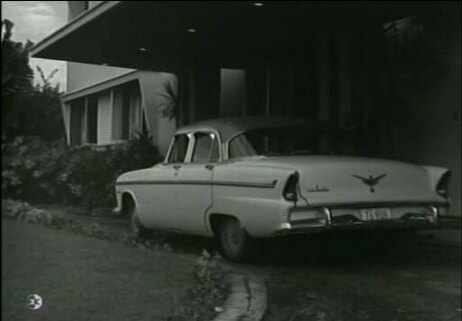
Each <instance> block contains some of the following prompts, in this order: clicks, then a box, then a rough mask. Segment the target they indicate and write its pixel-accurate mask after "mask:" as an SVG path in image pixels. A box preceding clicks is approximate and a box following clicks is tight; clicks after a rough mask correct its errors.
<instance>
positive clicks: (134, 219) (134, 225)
mask: <svg viewBox="0 0 462 321" xmlns="http://www.w3.org/2000/svg"><path fill="white" fill-rule="evenodd" d="M128 213H129V215H130V225H131V230H132V233H133V236H135V237H137V238H143V239H145V238H147V237H148V236H149V235H150V232H151V231H150V230H149V229H147V228H146V227H144V226H143V224H141V221H140V218H139V215H138V210H137V209H136V205H135V204H133V203H132V202H130V204H129V209H128Z"/></svg>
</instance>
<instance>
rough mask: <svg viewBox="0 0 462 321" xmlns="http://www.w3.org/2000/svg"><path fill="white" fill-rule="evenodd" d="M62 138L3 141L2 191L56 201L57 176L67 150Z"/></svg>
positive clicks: (10, 195) (17, 197)
mask: <svg viewBox="0 0 462 321" xmlns="http://www.w3.org/2000/svg"><path fill="white" fill-rule="evenodd" d="M65 152H66V150H65V146H64V143H63V142H60V141H56V142H43V141H42V140H40V139H39V138H37V137H17V138H16V139H14V140H13V141H12V142H10V143H5V144H2V154H3V156H2V193H3V194H4V195H5V196H6V197H9V198H13V199H23V200H28V201H45V202H47V201H56V200H58V199H60V196H61V195H60V191H61V186H59V185H58V184H56V177H57V176H58V173H59V171H60V168H61V162H62V161H63V156H64V154H65Z"/></svg>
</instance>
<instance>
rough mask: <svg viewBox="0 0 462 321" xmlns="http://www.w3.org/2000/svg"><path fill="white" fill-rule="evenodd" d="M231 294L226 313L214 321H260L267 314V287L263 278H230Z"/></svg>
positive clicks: (234, 276)
mask: <svg viewBox="0 0 462 321" xmlns="http://www.w3.org/2000/svg"><path fill="white" fill-rule="evenodd" d="M228 281H229V283H230V284H231V293H230V295H229V297H228V299H227V300H226V303H225V305H224V311H223V312H221V313H220V314H218V315H217V316H216V317H215V319H213V321H260V320H261V319H262V318H263V315H264V314H265V312H266V306H267V303H266V286H265V282H264V280H263V279H262V278H260V277H256V276H253V275H243V274H231V275H230V276H228Z"/></svg>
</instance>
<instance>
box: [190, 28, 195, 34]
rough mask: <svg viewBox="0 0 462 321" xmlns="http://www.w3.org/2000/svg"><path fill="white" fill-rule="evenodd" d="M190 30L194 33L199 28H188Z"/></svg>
mask: <svg viewBox="0 0 462 321" xmlns="http://www.w3.org/2000/svg"><path fill="white" fill-rule="evenodd" d="M188 32H190V33H194V32H197V30H196V29H194V28H189V29H188Z"/></svg>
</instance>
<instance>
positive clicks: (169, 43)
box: [33, 1, 435, 71]
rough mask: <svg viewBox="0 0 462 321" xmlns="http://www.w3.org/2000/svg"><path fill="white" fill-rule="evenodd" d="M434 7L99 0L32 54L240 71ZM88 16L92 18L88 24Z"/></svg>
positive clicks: (153, 67) (132, 65) (136, 65)
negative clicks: (334, 35)
mask: <svg viewBox="0 0 462 321" xmlns="http://www.w3.org/2000/svg"><path fill="white" fill-rule="evenodd" d="M432 5H435V3H433V2H427V3H426V4H416V3H415V2H412V1H410V2H407V1H401V2H386V1H379V2H340V1H338V2H337V1H314V2H306V1H271V2H269V1H268V2H252V1H119V2H116V1H105V2H103V3H102V4H100V6H98V7H96V8H94V9H93V10H91V11H89V12H87V13H86V14H83V15H82V16H81V17H78V18H77V19H76V20H75V21H74V22H72V23H71V24H70V25H71V26H70V25H67V26H65V27H64V28H63V29H61V30H59V31H58V32H56V33H55V34H53V35H51V36H50V37H48V38H47V39H44V40H43V41H42V42H40V43H39V44H37V45H36V47H35V48H34V49H33V55H34V56H35V57H40V58H48V59H58V60H66V61H75V62H84V63H92V64H108V65H113V66H121V67H129V68H135V69H149V70H158V71H175V70H176V69H178V68H184V67H186V66H188V65H190V64H194V65H200V64H203V63H204V64H205V63H206V64H217V65H220V66H223V67H226V66H229V67H231V66H239V65H245V64H246V63H249V62H252V61H264V60H265V59H280V58H282V59H284V57H286V56H287V55H288V54H290V55H297V54H298V53H300V54H302V53H303V50H305V49H306V48H305V46H306V43H308V42H307V39H309V38H310V37H311V36H314V35H315V34H316V33H319V32H320V29H321V28H322V29H325V28H329V27H330V26H335V25H336V24H338V23H339V21H341V20H342V21H346V22H355V21H356V22H357V21H358V19H361V21H363V22H364V21H374V22H377V23H379V22H383V21H387V20H390V19H394V18H399V17H403V16H406V15H408V14H410V13H412V12H415V8H416V7H425V8H426V9H428V8H429V7H431V6H432ZM98 9H99V11H97V10H98ZM92 11H93V14H94V17H92V18H91V19H89V14H91V13H92ZM96 12H98V13H97V14H96ZM85 15H86V16H87V17H86V19H83V17H84V16H85ZM366 19H367V20H366Z"/></svg>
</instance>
